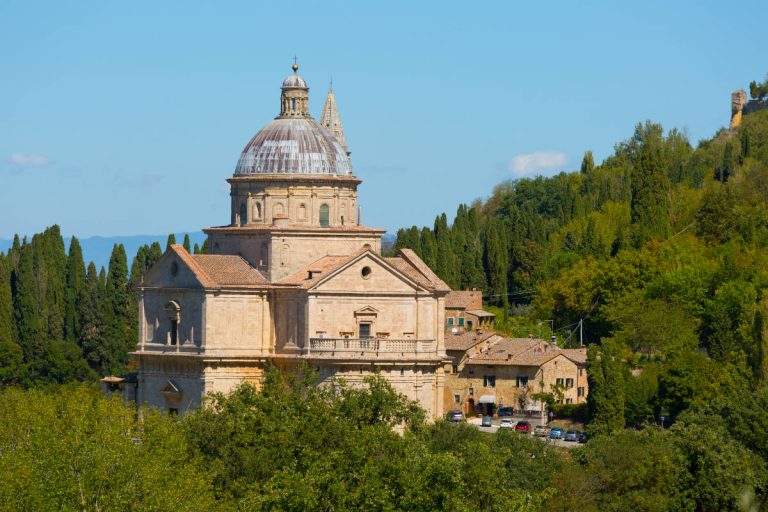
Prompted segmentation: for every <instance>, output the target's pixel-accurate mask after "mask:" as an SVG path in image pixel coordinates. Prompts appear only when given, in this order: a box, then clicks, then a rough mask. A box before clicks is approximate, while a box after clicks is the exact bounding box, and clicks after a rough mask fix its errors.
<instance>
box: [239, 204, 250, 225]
mask: <svg viewBox="0 0 768 512" xmlns="http://www.w3.org/2000/svg"><path fill="white" fill-rule="evenodd" d="M246 224H248V208H247V207H246V206H245V203H240V225H241V226H244V225H246Z"/></svg>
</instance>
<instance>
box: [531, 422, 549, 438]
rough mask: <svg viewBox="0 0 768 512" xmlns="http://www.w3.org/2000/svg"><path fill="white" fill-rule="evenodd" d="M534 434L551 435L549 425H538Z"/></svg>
mask: <svg viewBox="0 0 768 512" xmlns="http://www.w3.org/2000/svg"><path fill="white" fill-rule="evenodd" d="M533 434H534V435H536V436H538V437H547V436H548V435H549V427H548V426H546V425H536V428H534V429H533Z"/></svg>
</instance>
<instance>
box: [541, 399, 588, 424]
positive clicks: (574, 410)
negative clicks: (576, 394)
mask: <svg viewBox="0 0 768 512" xmlns="http://www.w3.org/2000/svg"><path fill="white" fill-rule="evenodd" d="M550 411H552V412H554V413H555V418H557V419H564V418H568V419H571V420H573V421H578V422H580V423H586V421H587V404H553V405H552V407H551V408H550Z"/></svg>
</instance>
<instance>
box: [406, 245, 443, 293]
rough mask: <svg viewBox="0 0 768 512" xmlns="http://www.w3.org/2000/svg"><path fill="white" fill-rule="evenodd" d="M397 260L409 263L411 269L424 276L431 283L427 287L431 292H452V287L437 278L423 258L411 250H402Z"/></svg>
mask: <svg viewBox="0 0 768 512" xmlns="http://www.w3.org/2000/svg"><path fill="white" fill-rule="evenodd" d="M397 258H401V259H403V260H404V261H406V262H408V264H410V266H411V267H413V268H414V269H415V270H416V271H418V272H419V273H420V274H421V275H422V276H424V277H425V278H426V279H427V281H429V283H430V285H429V286H428V287H427V289H429V290H435V291H442V292H450V291H451V287H450V286H448V285H447V284H445V282H444V281H443V280H442V279H440V278H439V277H437V274H435V273H434V272H432V269H431V268H429V266H428V265H427V264H426V263H424V262H423V261H422V259H421V258H419V257H418V256H417V255H416V253H415V252H413V251H412V250H411V249H400V252H399V253H398V255H397Z"/></svg>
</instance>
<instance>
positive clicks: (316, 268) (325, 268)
mask: <svg viewBox="0 0 768 512" xmlns="http://www.w3.org/2000/svg"><path fill="white" fill-rule="evenodd" d="M356 256H357V254H353V255H351V256H323V257H322V258H320V259H319V260H317V261H314V262H312V263H310V264H309V265H305V266H304V267H302V268H301V270H299V271H298V272H296V273H293V274H291V275H289V276H285V277H284V278H282V279H280V281H278V282H279V283H281V284H297V285H299V286H301V287H302V288H311V287H312V286H314V285H315V283H317V282H318V281H320V279H322V278H324V277H325V276H327V275H328V274H330V273H331V272H333V271H334V270H336V269H337V268H339V267H341V266H343V265H344V264H346V263H347V262H348V261H350V260H352V259H353V258H355V257H356ZM310 273H311V275H312V277H310Z"/></svg>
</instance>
